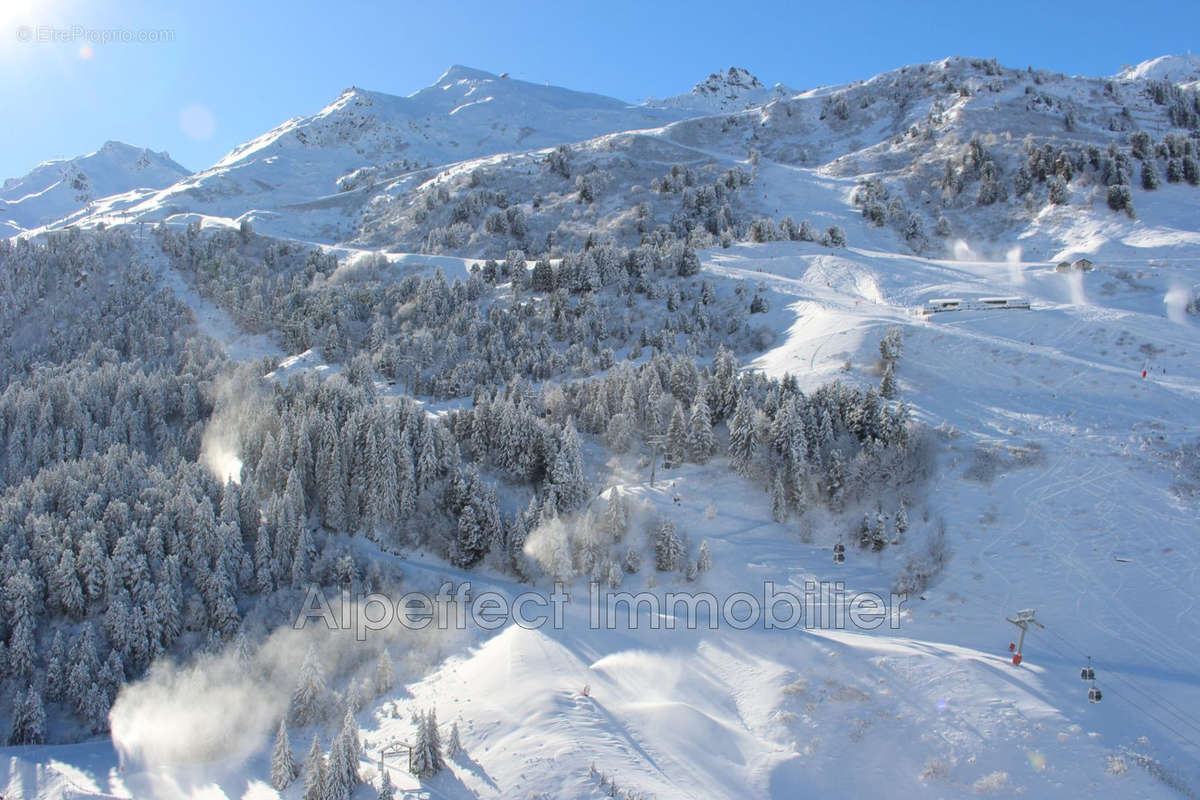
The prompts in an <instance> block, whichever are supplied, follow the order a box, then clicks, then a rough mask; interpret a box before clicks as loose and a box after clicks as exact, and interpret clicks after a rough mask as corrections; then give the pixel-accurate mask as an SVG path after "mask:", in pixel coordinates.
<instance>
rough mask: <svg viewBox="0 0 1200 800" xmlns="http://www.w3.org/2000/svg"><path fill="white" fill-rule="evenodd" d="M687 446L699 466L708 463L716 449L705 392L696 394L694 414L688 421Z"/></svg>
mask: <svg viewBox="0 0 1200 800" xmlns="http://www.w3.org/2000/svg"><path fill="white" fill-rule="evenodd" d="M687 444H688V455H689V456H690V457H691V460H692V461H694V462H695V463H697V464H705V463H707V462H708V459H709V458H711V457H712V454H713V451H714V450H715V449H716V441H715V440H714V438H713V430H712V417H711V415H710V413H709V409H708V401H707V400H705V399H704V392H703V391H698V392H696V399H695V401H693V403H692V414H691V418H690V419H689V420H688V433H687Z"/></svg>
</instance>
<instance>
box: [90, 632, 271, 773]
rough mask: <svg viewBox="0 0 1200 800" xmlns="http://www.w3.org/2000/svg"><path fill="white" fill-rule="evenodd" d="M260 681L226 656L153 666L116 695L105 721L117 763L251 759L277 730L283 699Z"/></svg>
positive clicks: (230, 654)
mask: <svg viewBox="0 0 1200 800" xmlns="http://www.w3.org/2000/svg"><path fill="white" fill-rule="evenodd" d="M260 674H261V671H260V670H255V669H248V668H247V665H246V664H245V663H243V662H242V660H241V659H240V658H239V657H238V656H237V655H236V654H235V653H233V652H230V651H226V652H225V653H224V654H222V655H210V656H203V657H201V658H200V659H199V660H197V661H195V662H193V663H192V664H190V665H189V666H183V667H181V666H177V665H175V664H172V663H170V662H167V661H160V662H158V663H156V664H155V665H154V666H153V667H152V668H151V670H150V672H149V673H148V674H147V675H146V677H145V678H143V679H142V680H140V681H138V682H137V683H131V684H127V685H125V686H124V687H123V688H122V689H121V692H120V694H118V695H117V699H116V702H115V703H113V708H112V711H111V712H110V714H109V724H110V725H111V728H112V738H113V744H114V745H115V746H116V748H117V752H118V753H119V754H120V757H121V760H122V763H129V762H134V763H137V764H145V765H148V766H154V765H165V764H178V763H188V762H203V761H212V760H216V759H225V758H230V757H234V756H239V755H241V756H245V755H249V754H250V752H252V751H253V750H255V749H257V748H258V747H259V746H260V745H261V742H262V740H263V738H264V737H265V736H266V735H267V733H268V729H269V728H270V727H271V726H272V725H275V724H278V721H279V718H280V716H281V715H282V714H283V711H284V709H285V708H286V704H287V697H288V696H287V694H286V690H284V689H283V688H282V687H278V686H270V685H266V683H265V681H264V680H262V678H260V677H259V675H260ZM289 688H290V687H289Z"/></svg>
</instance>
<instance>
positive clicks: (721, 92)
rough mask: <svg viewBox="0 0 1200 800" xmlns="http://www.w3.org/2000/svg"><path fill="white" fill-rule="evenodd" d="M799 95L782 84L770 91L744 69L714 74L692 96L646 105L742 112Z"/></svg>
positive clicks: (700, 83)
mask: <svg viewBox="0 0 1200 800" xmlns="http://www.w3.org/2000/svg"><path fill="white" fill-rule="evenodd" d="M792 94H796V91H795V90H793V89H789V88H788V87H786V86H783V85H782V84H776V85H775V86H774V87H773V88H771V89H768V88H767V87H766V86H764V85H763V83H762V81H760V80H759V79H758V78H756V77H755V76H754V75H753V74H751V72H750V71H749V70H747V69H745V68H743V67H730V68H729V69H727V70H724V71H723V72H714V73H712V74H711V75H709V76H708V77H707V78H705V79H704V80H702V81H700V82H699V83H697V84H696V85H695V86H694V87H692V91H691V92H689V93H688V94H681V95H677V96H675V97H668V98H666V99H664V100H655V99H653V98H652V99H650V100H648V101H646V105H651V106H664V107H669V108H683V109H688V110H691V111H701V112H705V113H714V112H726V111H742V110H744V109H747V108H750V107H751V106H757V105H763V104H764V103H768V102H770V101H772V100H775V99H777V98H779V97H787V96H789V95H792Z"/></svg>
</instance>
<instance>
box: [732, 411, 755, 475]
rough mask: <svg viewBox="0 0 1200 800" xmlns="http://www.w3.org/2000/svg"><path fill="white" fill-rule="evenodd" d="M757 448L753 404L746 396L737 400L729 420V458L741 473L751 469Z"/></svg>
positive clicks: (746, 472)
mask: <svg viewBox="0 0 1200 800" xmlns="http://www.w3.org/2000/svg"><path fill="white" fill-rule="evenodd" d="M757 448H758V431H757V430H755V425H754V404H753V403H752V402H751V400H750V399H749V398H748V397H744V396H743V397H742V398H741V399H740V400H738V404H737V411H735V412H734V415H733V419H732V420H730V422H729V460H730V463H731V464H732V465H733V468H734V469H735V470H736V471H737V472H738V473H739V474H741V475H749V474H750V472H751V470H752V469H753V464H754V454H755V451H756V450H757Z"/></svg>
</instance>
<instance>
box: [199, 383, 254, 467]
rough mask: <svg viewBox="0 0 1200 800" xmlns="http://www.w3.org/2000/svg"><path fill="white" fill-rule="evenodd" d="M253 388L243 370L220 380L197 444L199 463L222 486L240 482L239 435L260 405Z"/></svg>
mask: <svg viewBox="0 0 1200 800" xmlns="http://www.w3.org/2000/svg"><path fill="white" fill-rule="evenodd" d="M254 386H255V383H254V381H253V379H252V376H249V375H247V374H245V371H244V369H243V370H242V371H239V372H238V373H235V374H233V375H229V376H226V377H224V378H222V379H221V380H220V381H219V383H218V384H217V387H216V396H217V400H216V404H215V407H214V409H213V415H212V417H211V418H210V419H209V421H208V425H207V426H205V428H204V436H203V437H202V438H201V440H200V463H201V464H203V465H204V466H205V468H207V469H208V470H209V471H210V472H211V473H212V474H213V475H215V476H216V477H217V479H218V480H220V481H221V482H222V483H225V482H226V481H233V482H234V483H241V480H242V458H241V455H240V443H241V434H242V432H243V431H244V430H245V429H246V427H247V425H248V421H249V420H250V419H252V418H253V416H252V410H253V409H254V408H255V407H256V406H258V405H259V404H260V403H259V399H258V397H257V395H258V390H257V389H255V388H252V387H254Z"/></svg>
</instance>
